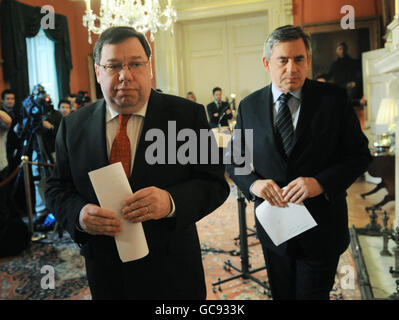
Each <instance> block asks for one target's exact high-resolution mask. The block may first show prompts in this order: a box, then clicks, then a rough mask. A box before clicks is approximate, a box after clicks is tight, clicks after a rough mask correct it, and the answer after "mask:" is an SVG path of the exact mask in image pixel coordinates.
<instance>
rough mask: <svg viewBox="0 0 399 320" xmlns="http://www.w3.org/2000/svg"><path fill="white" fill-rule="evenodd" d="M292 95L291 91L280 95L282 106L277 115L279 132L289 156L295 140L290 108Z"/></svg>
mask: <svg viewBox="0 0 399 320" xmlns="http://www.w3.org/2000/svg"><path fill="white" fill-rule="evenodd" d="M291 97H292V96H291V94H289V93H283V94H281V95H280V97H279V98H278V101H279V102H280V107H279V109H278V113H277V117H276V129H277V133H278V135H279V136H280V139H281V143H282V145H283V148H284V151H285V154H286V155H287V156H288V155H289V154H290V152H291V149H292V147H293V140H294V125H293V123H292V117H291V112H290V108H289V107H288V100H289V99H290V98H291Z"/></svg>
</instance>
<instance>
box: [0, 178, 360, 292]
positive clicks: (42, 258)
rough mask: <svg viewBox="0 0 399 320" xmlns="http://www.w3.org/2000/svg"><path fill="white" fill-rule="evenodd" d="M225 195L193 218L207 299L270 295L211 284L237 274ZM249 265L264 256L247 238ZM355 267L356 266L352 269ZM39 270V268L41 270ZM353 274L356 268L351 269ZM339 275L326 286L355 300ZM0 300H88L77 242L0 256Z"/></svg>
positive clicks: (242, 283) (230, 205)
mask: <svg viewBox="0 0 399 320" xmlns="http://www.w3.org/2000/svg"><path fill="white" fill-rule="evenodd" d="M231 188H232V192H231V194H230V196H229V198H228V200H227V201H226V202H225V203H224V204H223V205H222V206H221V207H220V208H218V209H217V210H216V211H215V212H213V213H212V214H210V215H209V216H207V217H206V218H205V219H203V220H201V221H200V222H198V223H197V226H198V231H199V235H200V240H201V247H202V251H203V263H204V268H205V275H206V282H207V289H208V293H207V299H209V300H236V299H238V300H269V299H271V298H270V292H269V291H268V290H265V289H264V288H263V287H262V286H260V285H259V284H257V283H255V282H254V281H251V280H244V279H242V278H238V279H235V280H232V281H228V282H226V283H223V284H221V285H220V286H215V287H213V286H212V283H214V282H216V281H218V280H219V279H225V278H228V277H231V276H234V275H236V274H237V273H238V272H237V271H235V270H233V269H231V270H230V271H228V270H226V269H227V268H225V267H224V262H225V261H226V260H230V261H231V263H232V264H233V265H235V266H237V267H240V266H241V265H240V256H239V255H237V254H238V250H239V247H238V245H239V241H237V240H234V239H235V238H236V237H238V213H237V212H238V210H237V200H236V195H237V191H236V188H235V187H234V186H232V187H231ZM246 213H247V225H248V227H249V228H254V227H253V226H254V216H253V204H248V203H247V207H246ZM248 249H249V263H250V265H251V266H250V269H255V268H261V267H263V266H264V260H263V255H262V251H261V247H260V244H259V242H258V240H257V239H256V238H255V237H254V236H251V237H248ZM348 265H349V266H352V267H353V268H355V267H354V261H353V258H352V255H351V254H350V252H349V251H346V252H345V253H344V254H343V255H342V257H341V260H340V264H339V266H338V271H339V270H342V267H343V266H348ZM44 266H52V267H53V268H54V275H55V284H54V289H43V288H42V286H43V281H44V280H43V279H46V276H47V275H48V274H49V273H48V271H47V272H46V270H43V269H42V268H43V267H44ZM354 270H356V269H354ZM41 271H43V272H41ZM354 274H355V275H356V271H355V273H354ZM343 275H344V274H340V273H337V276H336V280H335V285H334V288H333V290H332V291H331V294H330V296H331V299H333V300H342V299H344V300H354V299H356V300H357V299H360V292H359V288H358V285H357V281H355V288H352V289H347V290H344V289H342V288H341V286H340V283H341V279H342V276H343ZM253 276H254V277H256V278H258V279H259V280H260V281H261V282H266V283H267V274H266V271H265V270H261V271H259V272H256V273H254V274H253ZM0 299H16V300H22V299H23V300H25V299H27V300H48V299H66V300H87V299H91V295H90V291H89V289H88V286H87V279H86V276H85V269H84V260H83V258H82V257H81V256H80V255H79V249H78V247H77V246H76V245H75V244H74V243H73V242H72V240H71V239H70V238H69V236H68V235H67V234H66V233H64V237H63V238H61V239H59V238H58V237H57V236H55V237H54V241H53V242H52V243H37V242H36V243H33V244H32V245H31V247H30V248H28V249H26V250H25V251H24V252H23V253H22V254H21V255H19V256H16V257H11V258H3V259H0Z"/></svg>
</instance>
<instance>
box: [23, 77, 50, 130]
mask: <svg viewBox="0 0 399 320" xmlns="http://www.w3.org/2000/svg"><path fill="white" fill-rule="evenodd" d="M22 106H23V107H24V108H23V119H22V131H23V132H25V131H28V132H29V131H30V132H34V131H36V130H37V129H39V128H40V127H41V124H42V120H44V117H45V115H46V114H47V112H48V110H49V109H51V99H50V97H49V96H48V95H47V94H46V90H45V89H44V87H43V86H42V85H40V84H37V85H35V86H34V87H33V90H32V94H31V95H30V96H29V97H27V98H26V99H25V100H24V101H23V102H22Z"/></svg>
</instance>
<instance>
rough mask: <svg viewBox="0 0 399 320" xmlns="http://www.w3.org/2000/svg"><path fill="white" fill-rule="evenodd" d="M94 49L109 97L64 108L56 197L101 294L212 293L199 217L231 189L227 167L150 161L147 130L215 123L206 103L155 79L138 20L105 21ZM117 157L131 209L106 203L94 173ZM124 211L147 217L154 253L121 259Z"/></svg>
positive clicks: (55, 205)
mask: <svg viewBox="0 0 399 320" xmlns="http://www.w3.org/2000/svg"><path fill="white" fill-rule="evenodd" d="M94 59H95V70H96V76H97V82H98V83H99V84H100V85H101V90H102V92H103V94H104V99H101V100H99V101H97V102H95V103H93V104H91V105H88V106H85V107H84V108H80V109H78V110H77V111H75V112H73V113H71V114H70V115H69V116H68V117H65V118H63V120H62V123H61V126H60V128H59V130H58V135H57V141H56V153H57V161H56V165H55V169H54V171H53V174H52V176H51V177H50V179H49V180H48V185H49V187H48V189H47V191H46V199H47V204H48V206H49V208H50V209H51V210H52V212H54V215H55V217H56V219H57V221H58V222H59V223H60V224H61V226H62V227H63V228H64V229H66V230H67V231H68V232H69V233H70V235H71V237H72V238H73V239H74V240H75V241H76V242H77V243H78V244H79V246H80V247H81V250H82V254H83V255H84V257H85V259H86V260H85V261H86V272H87V278H88V282H89V286H90V290H91V293H92V297H93V299H205V297H206V287H205V277H204V270H203V266H202V260H201V249H200V245H199V239H198V235H197V229H196V226H195V223H196V222H197V221H198V220H200V219H202V218H203V217H205V216H206V215H208V214H209V213H211V212H212V211H214V210H215V209H216V208H217V207H218V206H220V205H221V204H222V203H223V202H224V200H225V199H226V198H227V196H228V194H229V187H228V184H227V183H226V181H225V178H224V167H223V165H221V164H210V162H208V164H202V163H201V164H199V161H197V162H196V163H197V164H180V163H176V162H174V163H167V164H154V165H150V164H149V162H148V161H147V159H146V157H145V155H146V150H147V148H148V147H149V146H150V145H151V141H148V140H146V139H145V137H146V134H147V133H148V132H150V131H152V130H157V131H159V130H160V131H162V132H163V133H165V136H166V135H167V134H168V133H167V132H168V124H169V122H173V123H174V124H175V125H176V129H177V130H183V129H187V128H188V129H191V130H194V131H195V132H196V133H197V134H198V136H199V132H200V131H201V130H202V129H207V130H209V125H208V123H207V119H206V115H205V111H204V107H203V106H202V105H199V104H197V103H195V102H192V101H189V100H187V99H183V98H180V97H176V96H172V95H168V94H163V93H160V92H158V91H156V90H154V89H152V83H151V79H152V69H151V49H150V45H149V44H148V42H147V39H146V38H145V36H144V35H143V34H141V33H139V32H137V31H136V30H135V29H133V28H130V27H112V28H109V29H107V30H105V31H104V32H103V33H102V34H101V36H100V38H99V40H98V41H97V43H96V45H95V49H94ZM172 139H173V138H172ZM209 140H211V137H209ZM169 141H171V140H170V139H168V143H169ZM207 142H209V146H211V143H210V141H207ZM183 143H184V141H180V140H179V141H172V142H171V144H174V146H175V148H173V146H170V145H169V148H168V150H167V152H168V156H174V158H175V159H176V150H178V149H179V147H180V146H181V145H182V144H183ZM208 152H209V150H208ZM170 153H174V154H172V155H171V154H170ZM199 156H200V155H199ZM116 162H121V163H122V166H123V169H124V171H125V173H126V175H127V177H128V179H129V183H130V186H131V188H132V190H133V191H134V193H133V194H132V195H130V196H128V197H127V198H126V199H125V200H124V207H123V209H122V212H113V211H110V210H107V208H102V207H100V206H99V203H98V200H97V198H96V194H95V192H94V189H93V186H92V185H91V183H90V180H89V176H88V172H90V171H93V170H96V169H99V168H102V167H104V166H107V165H109V164H110V163H116ZM120 219H126V220H128V221H130V222H132V223H138V222H141V223H142V225H143V229H144V233H145V236H146V240H147V244H148V248H149V254H148V255H147V256H145V257H143V258H141V259H138V260H135V261H129V262H122V261H121V259H120V257H119V255H118V251H117V247H116V243H115V239H114V237H115V236H116V235H117V234H119V233H120V232H121V222H120ZM131 245H132V246H134V245H135V243H132V244H131Z"/></svg>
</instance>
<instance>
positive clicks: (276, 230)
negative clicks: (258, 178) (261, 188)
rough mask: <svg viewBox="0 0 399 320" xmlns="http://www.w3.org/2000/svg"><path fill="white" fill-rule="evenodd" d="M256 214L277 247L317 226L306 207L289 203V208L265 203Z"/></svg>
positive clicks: (258, 208)
mask: <svg viewBox="0 0 399 320" xmlns="http://www.w3.org/2000/svg"><path fill="white" fill-rule="evenodd" d="M255 212H256V217H257V218H258V220H259V222H260V224H261V225H262V227H263V229H265V231H266V233H267V234H268V236H269V237H270V239H271V240H272V241H273V243H274V244H275V245H276V246H278V245H280V244H282V243H283V242H285V241H287V240H289V239H291V238H293V237H295V236H297V235H298V234H301V233H302V232H305V231H306V230H309V229H310V228H313V227H315V226H317V223H316V221H315V220H314V219H313V217H312V215H311V214H310V213H309V211H308V209H306V207H305V206H304V205H299V204H295V203H288V207H285V208H280V207H276V206H271V205H270V204H269V203H268V202H267V201H263V202H262V203H261V204H260V205H259V206H258V207H257V208H256V211H255Z"/></svg>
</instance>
